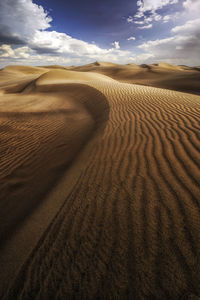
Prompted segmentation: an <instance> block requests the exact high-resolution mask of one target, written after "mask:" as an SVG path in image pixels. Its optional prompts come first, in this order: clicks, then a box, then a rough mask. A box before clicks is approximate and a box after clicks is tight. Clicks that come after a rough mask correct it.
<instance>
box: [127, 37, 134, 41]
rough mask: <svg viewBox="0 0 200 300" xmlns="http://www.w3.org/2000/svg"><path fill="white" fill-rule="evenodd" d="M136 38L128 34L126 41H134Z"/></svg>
mask: <svg viewBox="0 0 200 300" xmlns="http://www.w3.org/2000/svg"><path fill="white" fill-rule="evenodd" d="M135 40H136V38H135V37H134V36H130V37H129V38H128V39H127V41H135Z"/></svg>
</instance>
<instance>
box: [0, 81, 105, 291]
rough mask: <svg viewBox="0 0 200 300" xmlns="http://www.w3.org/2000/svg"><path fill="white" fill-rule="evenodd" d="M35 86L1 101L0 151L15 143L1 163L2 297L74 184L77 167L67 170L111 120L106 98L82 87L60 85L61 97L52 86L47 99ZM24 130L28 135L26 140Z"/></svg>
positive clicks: (55, 87) (0, 234)
mask: <svg viewBox="0 0 200 300" xmlns="http://www.w3.org/2000/svg"><path fill="white" fill-rule="evenodd" d="M34 82H35V81H34ZM34 85H35V83H34V84H33V85H32V84H29V86H31V88H32V91H31V93H30V92H29V93H28V94H27V93H26V91H25V90H24V91H23V93H19V94H7V95H3V96H2V97H1V98H0V117H1V120H3V124H2V121H1V128H2V129H3V130H4V127H5V138H4V140H3V142H4V144H3V142H2V140H1V142H2V146H4V147H5V149H7V148H8V149H9V147H10V146H12V140H13V138H14V141H17V140H18V144H17V145H15V147H17V148H14V149H13V151H12V148H11V151H10V152H8V153H7V154H6V155H5V154H3V153H2V155H4V156H3V157H1V158H3V160H4V161H3V160H1V159H0V161H2V162H3V165H1V164H0V169H1V172H0V174H1V175H0V177H1V184H0V190H1V194H0V206H1V213H0V221H1V229H0V239H1V247H0V257H1V259H0V291H1V293H0V294H1V296H2V295H3V294H4V293H5V292H6V291H7V289H8V285H9V284H10V282H11V281H12V280H13V278H14V277H15V276H16V272H17V270H18V269H19V267H20V266H21V265H22V264H23V262H24V260H25V258H26V257H27V256H28V255H29V253H30V252H31V250H32V248H33V247H34V245H35V244H36V243H37V242H38V239H39V238H40V236H41V234H42V233H43V232H44V230H45V228H46V227H47V225H48V224H49V222H50V221H51V219H52V218H53V216H54V215H55V213H56V211H57V210H58V209H59V207H60V206H61V205H62V202H63V201H64V199H65V197H66V195H67V193H69V191H70V190H71V189H72V187H73V185H74V184H75V182H76V181H77V176H78V174H79V172H80V167H81V164H79V165H78V169H77V170H76V172H70V171H68V170H67V169H68V168H71V167H70V165H71V164H72V162H73V161H74V159H75V157H76V155H78V153H79V152H80V151H81V149H82V148H83V147H84V146H85V144H86V143H87V141H88V139H90V137H91V136H92V135H93V134H94V132H96V131H97V130H101V128H103V127H102V126H104V125H103V124H104V123H105V122H106V120H107V118H108V114H109V107H108V105H107V100H106V98H105V97H104V96H103V95H102V94H101V93H100V92H99V91H97V90H96V89H94V88H92V87H89V86H87V85H85V84H83V83H78V84H77V83H73V84H72V83H70V84H64V86H62V87H63V91H62V92H60V86H59V85H58V86H54V88H53V90H54V91H51V92H50V93H48V91H46V92H44V91H43V93H41V92H38V91H37V90H36V89H35V90H34V88H33V86H34ZM28 89H29V87H28ZM94 107H95V109H94ZM102 114H103V117H102ZM35 118H36V119H35ZM3 126H4V127H3ZM27 126H28V128H32V129H31V131H30V132H28V131H27V134H26V132H25V133H24V131H23V130H24V128H26V127H27ZM8 127H9V131H7V128H8ZM13 131H14V135H12V132H13ZM10 134H11V135H10ZM36 134H37V140H36V141H35V137H34V135H36ZM20 135H21V136H20ZM16 137H17V139H16ZM20 149H21V150H20ZM1 150H3V149H2V147H1ZM66 170H67V174H66V175H65V181H64V183H63V180H62V176H63V174H64V173H65V172H66ZM30 171H31V173H30ZM71 173H72V175H71ZM25 176H26V177H27V178H25ZM58 180H60V184H59V185H58V187H59V190H58V192H57V193H56V196H54V193H55V191H57V190H56V189H53V192H52V188H53V187H54V185H55V184H58V183H59V181H58ZM66 180H67V183H68V185H67V186H66ZM47 193H48V194H49V195H48V196H47V197H45V194H47ZM58 196H59V199H57V197H58ZM5 203H6V205H7V207H6V208H5V207H4V206H5ZM8 262H9V265H8Z"/></svg>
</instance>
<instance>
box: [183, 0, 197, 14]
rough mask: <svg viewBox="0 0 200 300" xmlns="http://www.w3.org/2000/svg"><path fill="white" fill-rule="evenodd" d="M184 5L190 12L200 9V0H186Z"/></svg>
mask: <svg viewBox="0 0 200 300" xmlns="http://www.w3.org/2000/svg"><path fill="white" fill-rule="evenodd" d="M183 7H184V8H185V9H186V10H188V11H190V12H197V13H199V11H200V1H199V0H186V1H184V2H183Z"/></svg>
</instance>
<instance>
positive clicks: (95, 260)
mask: <svg viewBox="0 0 200 300" xmlns="http://www.w3.org/2000/svg"><path fill="white" fill-rule="evenodd" d="M99 64H100V63H99ZM98 66H99V65H98ZM145 68H146V67H145ZM79 71H80V70H79ZM70 74H71V75H70ZM18 96H20V97H22V99H23V97H24V101H28V99H29V97H30V101H32V102H31V103H32V108H31V109H33V110H34V109H41V107H44V104H42V103H41V106H40V102H41V101H47V103H48V105H49V106H48V111H50V110H54V106H55V107H59V108H60V107H62V105H63V106H64V107H65V105H72V106H73V105H77V106H78V108H79V109H80V110H81V113H83V110H84V108H85V109H86V111H84V113H87V112H88V113H89V115H90V116H92V121H91V120H90V119H89V124H90V122H91V127H92V128H93V129H91V133H92V134H89V138H87V142H86V143H84V147H81V150H80V151H79V152H77V154H76V158H75V160H74V161H73V163H72V169H71V170H70V172H72V173H73V172H75V176H76V177H77V181H76V182H75V183H74V186H73V188H72V190H71V192H70V193H69V194H66V197H65V198H64V199H63V203H62V205H61V207H60V209H57V210H56V211H55V215H54V217H52V219H51V220H50V221H49V225H48V226H46V227H45V228H44V232H43V235H42V236H40V237H39V242H38V243H37V244H36V245H33V246H35V247H34V249H32V251H31V253H30V255H29V257H28V259H25V260H24V264H23V266H22V267H21V268H20V271H19V273H18V275H17V276H16V278H14V281H13V282H12V284H11V286H10V289H9V290H8V291H7V292H4V295H3V296H4V299H16V298H17V299H28V298H30V297H32V298H34V299H47V298H48V299H51V298H57V299H63V298H67V299H113V298H114V299H179V298H180V297H183V298H184V299H187V298H188V299H189V297H190V296H191V295H194V296H196V297H198V296H200V280H199V278H200V255H199V253H200V252H199V249H200V230H199V228H200V218H199V216H200V202H199V194H200V193H199V192H200V189H199V178H200V156H199V150H200V139H199V114H200V102H199V96H196V95H190V94H186V93H180V92H176V91H171V90H166V89H161V88H154V87H146V86H141V85H136V84H128V83H120V82H119V81H117V80H111V79H109V78H108V79H106V76H103V77H101V76H100V77H99V75H98V74H97V75H96V74H94V75H93V76H92V75H90V74H89V75H88V74H87V73H84V72H82V75H81V72H80V73H79V72H78V73H77V74H75V71H73V72H71V73H70V71H69V70H66V73H65V70H62V71H61V72H60V71H58V70H57V69H56V70H51V71H49V72H48V73H45V74H44V75H40V77H39V78H38V79H36V80H35V81H34V82H33V83H32V84H30V85H29V86H27V87H26V88H25V89H24V90H23V92H22V93H19V95H18V94H13V95H11V94H5V95H3V97H5V102H9V99H10V101H12V99H13V101H14V100H16V99H17V97H18ZM35 96H37V97H38V101H36V98H32V97H35ZM7 97H8V98H7ZM9 97H11V98H9ZM15 97H16V99H15ZM51 97H53V99H52V101H51V100H49V98H51ZM6 98H7V99H6ZM42 99H46V100H42ZM67 100H68V101H67ZM60 101H61V103H62V105H61V103H60ZM35 102H36V103H35ZM49 102H50V104H49ZM37 103H38V104H37ZM34 105H36V108H34ZM37 105H38V107H39V108H37ZM79 105H80V107H79ZM24 106H25V105H24V104H23V107H24ZM77 106H75V110H77V109H78V108H77ZM65 109H66V108H65ZM68 109H69V107H68ZM64 114H66V111H65V112H64ZM68 118H70V114H69V116H68V117H67V120H69V119H68ZM84 118H85V115H84ZM88 118H89V117H88V116H87V117H86V119H87V120H88ZM81 120H82V119H81ZM29 122H30V120H29ZM46 122H47V121H46ZM49 122H50V123H51V120H49ZM57 122H58V123H59V119H57V117H56V120H55V122H54V123H53V125H52V126H53V127H54V126H55V125H54V124H56V123H57ZM94 123H95V124H96V125H94ZM27 125H28V122H27ZM45 125H46V124H45ZM46 126H47V127H48V128H49V130H50V129H51V125H46ZM74 126H79V127H80V126H81V127H82V122H81V121H80V120H79V119H78V118H76V117H74V123H73V124H72V128H74ZM89 128H90V126H89ZM68 130H69V128H68V127H67V126H64V132H65V134H66V135H68V134H69V133H68ZM88 130H89V129H88V123H87V124H86V131H87V133H88ZM34 132H36V131H34ZM79 133H80V132H79ZM43 134H44V132H41V138H42V137H43ZM47 134H48V133H47ZM62 134H63V137H62V138H63V139H64V140H65V139H66V138H67V137H66V136H65V134H64V133H62ZM55 135H57V133H56V134H53V135H51V136H52V137H55ZM80 136H82V132H81V133H80V135H76V136H75V138H76V139H80ZM26 138H27V137H26ZM53 143H55V145H56V144H57V143H59V140H55V141H54V142H53V141H52V140H50V141H48V143H47V148H44V153H47V151H49V146H51V148H52V144H53ZM67 143H68V147H69V148H72V149H73V146H72V144H73V139H72V140H68V142H67ZM42 151H43V150H42V148H39V150H38V156H39V155H40V153H42ZM65 151H66V149H64V152H63V154H64V153H65ZM72 151H73V150H72ZM20 156H21V154H20ZM27 157H29V153H27ZM51 159H52V160H54V161H56V160H57V156H56V153H52V156H51ZM69 159H71V158H70V157H69ZM80 162H81V167H80V168H77V166H76V169H75V171H73V164H74V165H76V164H78V165H79V163H80ZM44 164H46V161H44V162H43V164H42V166H44ZM62 164H63V162H61V165H62ZM11 165H12V164H11ZM26 172H27V171H26ZM47 173H48V172H47ZM32 180H33V178H32ZM67 184H68V181H67V178H66V185H67ZM41 189H42V187H41ZM41 201H42V198H41ZM47 210H48V207H47ZM47 213H48V212H47Z"/></svg>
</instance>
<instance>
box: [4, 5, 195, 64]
mask: <svg viewBox="0 0 200 300" xmlns="http://www.w3.org/2000/svg"><path fill="white" fill-rule="evenodd" d="M199 12H200V0H138V1H136V0H66V1H64V0H43V1H42V0H0V67H4V66H6V65H11V64H18V65H19V64H23V65H53V64H60V65H65V66H71V65H84V64H88V63H92V62H94V61H109V62H114V63H119V64H126V63H136V64H142V63H158V62H167V63H172V64H183V65H189V66H195V65H196V66H197V65H200V14H199Z"/></svg>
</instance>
